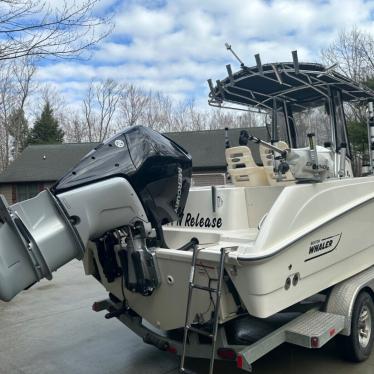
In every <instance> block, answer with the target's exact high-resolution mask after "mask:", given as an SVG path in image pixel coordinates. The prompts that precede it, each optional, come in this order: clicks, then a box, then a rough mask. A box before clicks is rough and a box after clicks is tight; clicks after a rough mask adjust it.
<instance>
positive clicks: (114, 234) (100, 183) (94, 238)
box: [0, 126, 192, 301]
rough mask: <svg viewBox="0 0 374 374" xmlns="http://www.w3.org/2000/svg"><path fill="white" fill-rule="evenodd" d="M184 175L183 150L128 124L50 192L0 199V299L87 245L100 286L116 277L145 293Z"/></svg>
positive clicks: (176, 211) (187, 165)
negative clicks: (101, 277) (92, 248)
mask: <svg viewBox="0 0 374 374" xmlns="http://www.w3.org/2000/svg"><path fill="white" fill-rule="evenodd" d="M191 173H192V160H191V157H190V156H189V155H188V153H187V152H186V151H185V150H184V149H183V148H181V147H180V146H179V145H177V144H176V143H174V142H173V141H172V140H170V139H168V138H166V137H165V136H163V135H161V134H159V133H157V132H155V131H153V130H151V129H149V128H146V127H143V126H134V127H130V128H127V129H126V130H124V131H123V132H121V133H120V134H117V135H116V136H114V137H112V138H111V139H109V140H107V141H105V142H104V143H102V144H100V145H99V146H97V147H96V148H95V149H94V150H93V151H91V152H90V153H89V154H87V155H86V156H85V157H84V158H83V159H82V160H81V161H80V162H79V163H78V165H76V166H75V167H74V168H73V169H72V170H71V171H69V172H68V173H67V174H66V175H65V176H63V177H62V178H61V179H60V180H59V181H58V182H57V183H56V184H55V185H54V186H53V187H52V188H51V190H50V191H49V190H46V191H43V192H41V193H40V194H39V195H37V196H36V197H34V198H32V199H29V200H26V201H23V202H20V203H17V204H14V205H11V206H8V205H7V204H6V201H5V199H4V198H2V199H0V300H4V301H8V300H10V299H12V298H13V297H14V296H15V295H16V294H17V293H19V292H20V291H22V290H23V289H25V288H27V287H29V286H31V285H32V284H34V283H35V282H37V281H39V280H40V279H42V278H47V279H51V278H52V272H53V271H55V270H57V269H58V268H59V267H61V266H62V265H64V264H66V263H67V262H69V261H70V260H72V259H74V258H78V259H82V257H83V255H84V251H85V248H86V246H87V244H88V242H89V241H91V242H93V243H95V244H96V246H97V248H98V253H99V258H100V262H101V265H102V267H103V270H104V274H105V276H106V277H107V281H108V282H111V281H113V280H114V279H116V278H117V277H119V276H123V277H124V280H125V285H126V287H127V288H128V289H130V290H131V291H133V292H139V293H142V294H143V295H149V294H151V293H152V292H153V290H154V289H155V288H157V286H158V284H159V277H158V270H157V263H156V261H155V256H154V252H155V250H154V248H155V247H160V246H161V247H162V246H166V244H165V242H164V238H163V234H162V225H164V224H167V223H169V222H172V221H176V220H178V219H179V217H180V215H181V214H182V213H183V210H184V207H185V204H186V200H187V196H188V191H189V188H190V183H191ZM117 259H119V263H117Z"/></svg>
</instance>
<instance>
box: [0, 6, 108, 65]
mask: <svg viewBox="0 0 374 374" xmlns="http://www.w3.org/2000/svg"><path fill="white" fill-rule="evenodd" d="M99 2H100V0H86V1H84V2H78V3H77V4H73V5H69V4H68V2H64V3H63V4H62V5H61V6H54V5H53V2H52V1H49V2H47V1H44V0H0V60H9V59H16V58H20V57H24V56H42V57H43V56H55V57H62V58H72V57H77V56H79V55H80V54H81V53H82V52H83V51H84V50H86V49H87V48H90V47H91V46H92V45H94V44H95V43H97V42H98V41H100V40H101V39H103V38H104V37H106V36H107V35H108V34H109V33H110V31H111V29H112V27H111V24H110V20H109V19H108V18H101V17H98V16H96V15H95V14H94V7H95V6H96V4H98V3H99Z"/></svg>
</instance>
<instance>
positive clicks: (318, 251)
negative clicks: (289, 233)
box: [305, 233, 342, 261]
mask: <svg viewBox="0 0 374 374" xmlns="http://www.w3.org/2000/svg"><path fill="white" fill-rule="evenodd" d="M341 236H342V234H341V233H340V234H336V235H332V236H329V237H327V238H323V239H317V240H313V241H312V242H311V243H310V245H309V252H308V255H309V257H308V258H307V259H306V260H305V261H310V260H312V259H313V258H316V257H320V256H323V255H325V254H327V253H330V252H332V251H333V250H334V249H335V248H336V247H337V246H338V244H339V241H340V238H341Z"/></svg>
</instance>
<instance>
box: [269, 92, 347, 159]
mask: <svg viewBox="0 0 374 374" xmlns="http://www.w3.org/2000/svg"><path fill="white" fill-rule="evenodd" d="M272 114H273V118H274V116H275V117H276V118H275V121H274V120H273V121H272V129H271V134H272V136H271V138H272V139H273V141H278V140H283V141H285V142H286V143H288V144H289V145H290V147H293V148H303V147H307V146H308V144H309V142H308V137H307V134H310V133H313V134H314V135H315V141H316V144H318V145H321V146H328V147H332V148H333V149H336V150H339V149H340V147H341V146H342V145H343V144H345V145H346V146H348V149H347V154H348V155H349V154H350V152H349V143H348V137H347V131H346V123H345V115H344V107H343V101H342V97H341V93H340V91H335V92H333V93H332V96H331V99H330V98H327V97H326V98H322V99H321V98H320V99H319V100H318V101H314V102H310V103H308V105H305V104H304V105H303V106H301V105H299V104H297V103H295V104H294V103H289V102H288V103H286V102H283V103H281V104H279V103H278V104H277V108H276V110H275V109H273V112H272Z"/></svg>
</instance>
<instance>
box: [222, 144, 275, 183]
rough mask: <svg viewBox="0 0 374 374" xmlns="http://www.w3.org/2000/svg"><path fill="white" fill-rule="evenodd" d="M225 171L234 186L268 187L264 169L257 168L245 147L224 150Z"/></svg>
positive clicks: (249, 151)
mask: <svg viewBox="0 0 374 374" xmlns="http://www.w3.org/2000/svg"><path fill="white" fill-rule="evenodd" d="M226 162H227V170H228V173H229V174H230V176H231V180H232V182H233V183H234V185H235V186H240V187H254V186H268V185H269V184H268V182H267V177H266V174H265V171H264V168H263V167H261V166H257V165H256V163H255V161H254V160H253V157H252V153H251V150H250V149H249V148H248V147H247V146H238V147H231V148H227V149H226Z"/></svg>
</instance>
